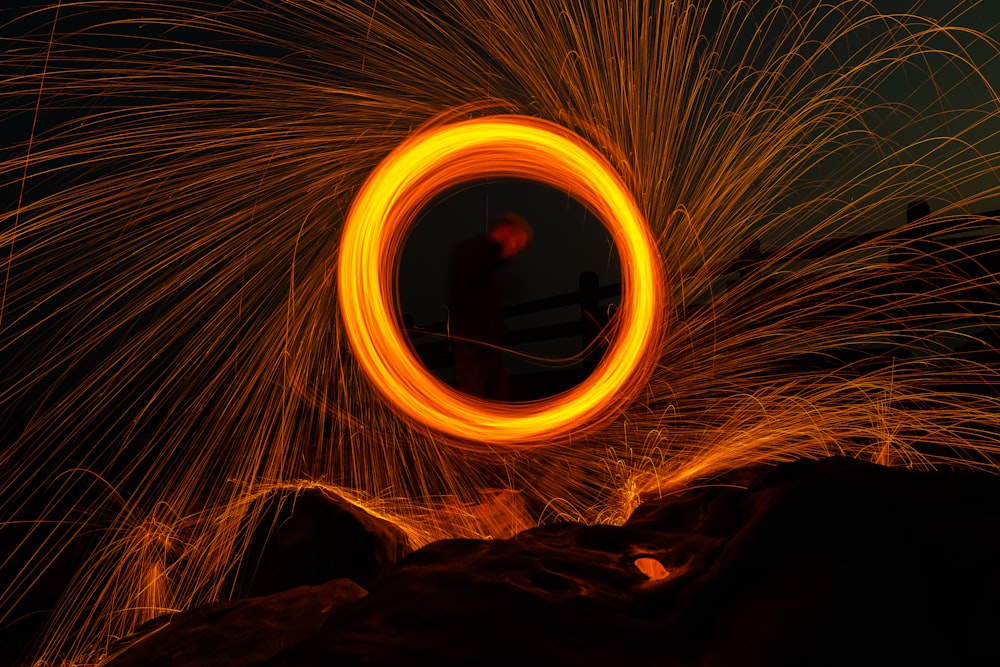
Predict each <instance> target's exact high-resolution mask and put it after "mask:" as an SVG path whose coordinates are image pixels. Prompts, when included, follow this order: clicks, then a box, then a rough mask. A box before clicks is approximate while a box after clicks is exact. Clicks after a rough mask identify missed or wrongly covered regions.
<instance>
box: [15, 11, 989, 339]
mask: <svg viewBox="0 0 1000 667" xmlns="http://www.w3.org/2000/svg"><path fill="white" fill-rule="evenodd" d="M50 4H51V3H45V2H38V1H31V2H28V3H19V8H18V9H10V8H9V6H8V8H7V9H3V10H0V26H2V27H0V36H4V37H8V36H10V35H11V34H16V32H17V31H18V30H24V29H25V26H27V25H31V26H32V29H33V30H34V31H35V32H36V34H44V33H45V32H46V30H47V27H46V26H47V23H46V22H47V21H48V20H50V14H51V13H50V12H42V13H40V14H38V16H37V17H36V18H35V19H33V20H31V21H27V22H25V21H22V20H20V19H21V18H22V17H23V15H24V13H25V12H26V8H27V7H29V6H32V7H38V6H43V5H50ZM173 4H174V5H179V4H181V3H173ZM872 4H873V5H874V7H875V8H876V9H877V10H879V11H881V12H883V13H895V12H907V11H912V12H913V13H916V14H922V15H926V16H930V17H934V18H939V19H943V20H946V21H947V22H949V23H952V24H957V25H962V26H968V27H970V28H973V29H977V30H986V29H990V30H991V31H992V32H991V34H992V35H993V36H994V37H1000V31H998V29H997V28H996V26H998V25H1000V2H995V1H993V0H987V1H984V2H980V3H978V4H977V5H975V6H973V7H972V8H971V9H969V10H967V11H965V12H964V13H961V14H956V13H955V10H954V3H953V2H951V1H950V0H929V1H927V2H924V3H913V2H911V0H875V1H874V2H873V3H872ZM768 6H769V5H766V3H765V4H764V5H762V7H763V8H764V9H766V8H767V7H768ZM67 16H69V12H64V13H63V15H62V18H61V20H62V21H65V22H66V23H64V24H62V25H60V31H62V30H68V29H71V28H72V26H71V22H72V21H71V19H68V18H67ZM991 27H992V28H991ZM970 55H971V58H972V60H973V61H975V62H977V63H979V64H980V65H981V66H982V70H981V71H982V74H983V76H984V77H985V78H986V79H987V80H989V81H993V82H1000V61H998V60H992V61H986V60H985V54H984V52H982V51H973V52H972V53H971V54H970ZM942 82H943V85H944V86H948V85H950V81H949V78H948V76H943V77H935V78H934V79H933V80H931V79H928V78H927V77H926V76H922V77H921V76H920V75H919V73H916V72H914V75H913V76H907V74H906V73H905V72H903V73H901V74H900V75H899V76H897V77H894V78H893V79H892V80H890V81H886V82H884V83H883V84H882V87H881V88H880V90H879V92H880V93H881V94H882V95H884V96H885V97H886V98H887V99H889V100H894V99H896V100H901V99H906V98H907V97H911V99H916V101H917V102H918V103H919V102H923V103H928V104H929V103H931V102H933V101H934V100H935V99H938V98H939V97H940V95H941V93H942V90H941V89H940V88H938V87H936V86H941V85H942ZM29 92H30V91H29ZM25 99H27V98H25ZM949 99H950V100H953V101H954V103H955V104H960V105H962V106H965V105H966V103H967V101H966V100H967V96H966V94H965V90H964V88H961V87H960V88H959V89H958V90H956V91H950V92H949ZM980 101H981V100H980ZM918 106H919V105H918ZM2 117H3V119H4V129H5V134H6V138H5V141H0V146H2V145H3V144H4V143H6V142H10V143H12V144H17V143H20V142H21V141H23V139H24V138H25V137H24V136H22V135H25V134H26V132H27V130H28V129H29V128H30V124H28V123H27V122H26V121H27V119H28V118H29V117H30V115H28V114H25V113H23V112H22V113H21V114H19V115H16V116H10V115H9V114H6V113H5V114H4V115H3V116H2ZM53 120H55V119H53ZM43 123H44V119H43ZM38 129H39V130H41V129H44V128H38ZM913 132H914V136H921V135H920V133H921V132H923V130H922V129H921V128H919V127H914V128H913ZM981 145H982V147H983V148H984V149H986V150H988V151H996V152H1000V138H998V137H992V138H988V139H986V140H985V141H984V142H983V143H982V144H981ZM13 185H15V184H11V183H8V184H6V186H5V185H4V184H2V183H0V188H2V194H3V199H4V207H5V208H6V207H7V206H8V205H9V203H10V202H9V201H8V200H9V199H10V196H11V195H12V194H13V193H15V192H16V187H12V186H13ZM995 186H996V178H995V175H989V174H987V175H985V176H983V177H981V178H979V179H978V180H976V181H974V182H971V183H969V184H967V185H966V186H964V187H965V189H966V191H968V192H970V193H975V192H982V191H983V190H985V189H986V188H989V187H995ZM990 208H1000V201H998V202H996V205H995V206H991V207H990ZM505 210H511V211H515V212H518V213H521V214H522V215H524V216H525V217H526V218H527V219H528V220H529V222H530V223H532V225H533V226H534V228H535V231H536V242H535V244H534V245H533V246H532V247H531V248H529V249H528V250H527V251H526V252H525V253H524V254H523V255H522V256H521V257H518V258H517V259H516V260H515V262H514V263H512V265H511V266H510V268H509V271H508V275H507V285H508V295H509V299H510V301H512V302H520V301H526V300H530V299H535V298H539V297H544V296H549V295H553V294H560V293H564V292H570V291H574V290H575V289H576V285H577V278H578V275H579V273H580V272H581V271H585V270H591V271H596V272H598V274H599V276H600V280H601V283H602V284H606V283H610V282H616V281H617V280H618V279H619V269H618V265H617V257H616V256H615V253H614V251H613V249H612V248H611V247H610V244H609V241H608V235H607V233H606V232H605V230H604V229H603V228H602V227H601V226H600V225H599V224H598V223H597V221H596V220H595V219H594V218H593V217H592V216H589V215H588V214H587V213H586V212H585V211H584V210H583V209H582V208H581V207H580V206H579V205H578V204H577V203H576V202H574V201H572V200H571V199H570V198H568V197H566V196H565V195H562V194H560V193H555V192H553V191H551V190H549V189H547V188H544V187H541V186H535V185H523V184H521V185H513V184H510V183H502V182H498V183H493V184H490V185H489V186H488V187H477V188H474V189H471V190H468V191H466V192H463V193H460V194H457V195H455V196H453V197H451V198H450V199H449V200H448V201H447V202H444V203H442V204H441V205H439V206H436V207H434V208H433V210H432V211H431V213H430V215H428V217H427V219H426V220H425V221H424V222H422V223H421V224H420V225H418V227H417V228H416V229H415V230H414V231H413V233H412V236H411V240H410V242H409V243H408V244H407V248H406V251H405V252H404V255H403V256H402V258H401V269H400V294H401V299H402V307H403V310H404V311H405V312H408V313H410V314H412V315H413V317H414V320H415V322H416V323H417V324H429V323H433V322H437V321H441V320H443V319H444V318H445V316H446V311H445V305H446V302H447V284H448V271H449V268H450V261H451V254H452V252H453V251H454V249H455V247H456V246H457V244H458V243H459V242H460V241H461V240H462V239H464V238H468V237H470V236H473V235H476V234H480V233H482V232H483V231H484V230H485V227H486V223H487V221H488V219H489V217H490V215H491V214H493V213H496V212H499V211H505ZM549 315H550V316H551V317H549V319H548V320H547V321H553V320H556V321H561V320H564V319H572V318H573V317H575V316H576V312H575V311H574V309H572V308H570V309H563V310H562V311H561V312H559V313H550V314H549ZM538 322H539V320H537V319H535V320H532V319H531V318H525V319H524V320H523V321H521V322H516V323H512V326H513V327H515V328H516V327H518V326H521V325H530V324H535V323H538ZM533 351H537V352H542V353H545V351H544V350H542V349H535V350H533ZM567 352H571V350H570V349H569V348H560V349H559V350H554V351H553V352H552V353H554V354H562V353H567Z"/></svg>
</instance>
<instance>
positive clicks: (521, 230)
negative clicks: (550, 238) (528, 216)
mask: <svg viewBox="0 0 1000 667" xmlns="http://www.w3.org/2000/svg"><path fill="white" fill-rule="evenodd" d="M534 235H535V234H534V232H533V231H532V230H531V226H530V225H528V223H527V221H525V219H524V218H522V217H521V216H519V215H517V214H515V213H504V214H503V215H500V216H498V217H497V218H495V219H494V220H493V222H492V223H491V224H490V231H489V232H488V233H487V236H488V237H489V238H490V240H492V241H493V242H494V243H496V244H498V245H499V246H500V248H501V250H500V256H501V257H502V258H504V259H509V258H511V257H513V256H514V255H517V254H518V253H520V252H521V251H522V250H524V249H525V248H527V247H528V245H529V244H530V243H531V239H532V238H534Z"/></svg>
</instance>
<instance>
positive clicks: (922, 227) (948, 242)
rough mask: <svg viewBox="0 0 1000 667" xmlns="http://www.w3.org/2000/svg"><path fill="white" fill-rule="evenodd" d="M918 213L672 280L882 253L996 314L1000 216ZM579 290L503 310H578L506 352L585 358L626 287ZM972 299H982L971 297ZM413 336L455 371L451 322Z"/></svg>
mask: <svg viewBox="0 0 1000 667" xmlns="http://www.w3.org/2000/svg"><path fill="white" fill-rule="evenodd" d="M911 208H912V207H911ZM916 213H917V215H914V212H913V211H912V210H908V218H909V222H914V223H916V222H919V224H916V225H907V226H905V227H902V228H898V229H896V230H888V231H880V232H869V233H864V234H856V235H850V236H843V237H836V238H830V239H821V240H817V241H810V242H806V243H802V244H799V245H797V246H791V247H783V248H778V249H775V250H770V251H767V252H762V251H761V249H760V246H759V244H758V243H757V242H753V241H747V242H746V243H744V244H743V246H744V247H743V252H741V254H740V255H739V256H738V257H735V258H733V259H731V260H728V261H724V262H719V263H716V264H709V265H702V266H699V267H695V268H692V269H688V270H684V271H683V272H681V273H680V275H676V276H675V277H677V278H682V277H683V276H684V275H685V274H688V275H690V274H693V273H694V272H700V273H701V274H702V275H707V276H712V277H713V278H715V279H722V278H726V277H727V276H732V277H733V280H732V281H731V282H730V284H731V285H732V284H736V282H737V281H738V280H739V279H741V278H742V277H745V276H749V275H753V274H754V272H755V271H757V270H759V269H761V268H764V267H774V266H776V265H778V264H784V263H789V262H796V261H803V260H818V259H821V258H825V257H830V256H833V255H837V254H840V253H843V252H849V251H851V250H853V249H856V248H868V249H875V248H878V249H879V250H880V251H881V252H882V253H883V254H884V255H885V256H886V257H893V258H895V259H899V258H900V257H903V256H907V255H910V256H913V257H921V256H922V257H925V258H927V257H930V258H935V259H936V260H937V261H940V262H944V263H949V265H951V266H952V267H953V268H954V269H956V270H958V271H960V272H961V273H962V274H963V275H965V276H967V277H969V278H970V279H972V281H971V282H972V283H973V284H974V286H973V287H971V288H970V294H968V295H965V296H968V297H969V298H968V299H967V300H968V302H969V303H975V302H977V301H978V302H980V303H981V304H982V306H983V309H984V312H982V313H978V314H979V315H982V314H985V311H989V312H991V313H995V311H996V307H997V302H998V300H1000V294H998V293H997V291H996V290H993V289H986V290H984V288H983V285H985V284H989V285H991V286H995V282H996V281H995V280H994V276H995V275H998V274H1000V231H998V229H997V228H998V226H1000V210H997V211H989V212H986V213H982V214H979V215H976V216H969V217H964V218H962V217H949V218H939V219H934V218H929V217H924V216H926V213H927V211H926V210H925V209H924V210H921V209H919V208H918V209H917V211H916ZM920 214H922V216H921V215H920ZM973 221H975V223H974V222H973ZM956 229H957V230H959V232H958V233H963V232H965V233H967V234H972V236H971V237H970V236H968V235H967V236H964V237H962V238H958V239H954V238H953V239H948V238H947V237H954V236H955V235H956V231H955V230H956ZM976 279H979V282H978V283H976ZM759 280H761V283H760V284H761V285H762V286H763V285H766V283H767V281H768V279H767V278H763V279H759ZM580 285H581V289H580V290H578V291H575V292H569V293H565V294H558V295H555V296H549V297H544V298H540V299H533V300H531V301H526V302H523V303H518V304H514V305H510V306H507V307H506V308H504V310H503V314H504V318H505V319H511V318H517V317H521V316H524V315H531V314H536V313H541V312H545V311H549V310H553V309H556V308H564V307H567V306H578V307H579V308H580V317H579V318H578V319H574V320H570V321H564V322H558V323H554V324H545V325H539V326H530V327H522V328H518V329H511V330H510V331H508V332H507V333H506V335H505V337H504V345H507V346H512V345H521V344H525V343H532V342H538V341H548V340H555V339H564V338H574V337H579V338H580V339H581V343H580V345H581V350H586V349H587V348H588V346H589V345H591V343H593V341H594V340H595V338H596V337H597V336H599V335H600V331H601V329H602V328H603V326H604V325H605V324H606V323H607V318H606V315H604V314H603V313H605V312H606V310H607V308H604V309H602V308H601V302H607V301H608V300H614V299H617V298H619V297H620V296H621V290H622V285H621V283H620V282H619V283H614V284H609V285H598V284H597V276H596V274H593V273H589V272H585V273H583V274H581V275H580ZM879 287H880V286H879V285H873V286H872V290H871V297H872V298H876V299H877V298H879V296H880V289H879ZM894 287H895V288H896V289H898V288H899V283H896V284H895V285H894ZM881 292H885V294H882V295H881V296H882V297H884V298H886V299H890V298H891V294H890V293H889V292H888V291H887V290H885V289H882V290H881ZM975 292H983V293H982V294H974V293H975ZM980 297H981V298H980ZM707 305H710V302H709V303H704V302H702V303H699V302H688V303H682V304H678V308H680V309H683V310H684V311H685V312H686V313H687V315H688V316H690V314H691V311H692V309H698V308H700V307H704V306H707ZM927 307H932V306H924V308H927ZM911 313H912V311H911ZM828 315H830V316H833V315H835V311H834V310H828ZM969 315H970V317H975V316H976V315H977V313H975V312H970V313H969ZM408 334H409V337H410V340H411V343H412V345H413V347H414V350H415V351H416V353H417V355H418V356H419V358H420V359H421V360H422V361H423V363H424V364H426V365H427V367H428V368H431V369H441V368H446V367H448V366H450V365H451V354H450V349H449V344H448V340H447V322H446V321H441V322H435V323H433V324H430V325H427V326H411V327H409V328H408ZM599 352H600V351H599V350H596V351H595V354H592V355H590V357H589V358H587V359H585V360H584V364H583V366H584V369H583V370H584V372H589V371H588V368H587V367H588V366H590V365H592V364H593V363H594V362H595V355H596V356H599ZM530 375H531V378H532V381H536V382H538V381H543V380H544V378H543V376H551V375H554V376H559V377H561V378H562V380H560V381H563V380H564V381H566V382H570V384H572V383H573V382H572V381H571V379H570V378H571V377H576V378H579V377H580V370H579V369H577V370H575V371H569V372H568V371H566V370H560V371H545V372H542V373H532V374H530ZM512 380H514V378H512Z"/></svg>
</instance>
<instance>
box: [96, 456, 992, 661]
mask: <svg viewBox="0 0 1000 667" xmlns="http://www.w3.org/2000/svg"><path fill="white" fill-rule="evenodd" d="M306 504H307V505H308V503H306ZM317 507H319V506H317ZM317 507H312V509H310V510H309V511H310V512H312V513H313V514H314V515H322V514H323V512H324V511H326V510H322V509H317ZM297 511H305V507H304V506H303V507H302V508H300V510H297ZM331 516H332V515H331ZM358 521H362V522H364V521H368V520H367V519H362V518H359V519H358ZM286 523H287V522H286ZM288 525H292V526H296V527H295V529H294V530H292V531H291V532H292V533H297V536H295V535H280V534H279V535H278V536H277V538H276V540H277V541H276V543H277V544H279V546H280V548H278V549H277V550H275V551H273V552H271V553H265V554H264V555H263V556H262V559H263V560H266V561H267V562H268V565H267V567H266V568H264V569H265V570H266V571H267V572H269V573H270V574H263V575H260V576H262V577H265V578H267V577H271V578H277V579H278V580H280V581H281V585H280V586H279V587H281V588H287V590H281V591H272V592H269V593H268V594H264V595H258V596H257V597H252V598H247V599H242V600H237V601H233V602H226V603H218V604H214V605H209V606H207V607H204V608H201V609H194V610H191V611H187V612H183V613H179V614H175V615H173V616H170V617H165V618H163V619H159V620H158V621H155V622H154V623H152V624H150V627H148V628H147V629H146V632H145V633H144V635H143V636H142V637H141V639H139V640H138V641H134V642H128V643H126V644H123V646H124V648H122V650H121V651H120V653H119V654H118V655H117V656H116V657H115V658H114V659H113V661H112V662H111V664H112V665H114V667H139V666H143V667H150V666H161V667H165V666H171V667H195V666H200V665H206V666H207V665H214V666H222V665H234V666H235V665H240V666H242V667H251V666H257V665H287V666H296V667H299V666H301V667H305V666H314V665H315V666H319V665H362V664H363V665H386V666H387V665H407V666H410V665H435V666H437V667H442V666H445V665H479V664H486V665H630V666H641V665H682V666H683V665H705V666H708V665H713V666H714V665H796V666H798V665H860V664H881V665H885V664H893V665H895V664H898V665H961V664H969V665H986V664H1000V642H998V641H997V636H998V631H1000V563H998V557H1000V480H998V479H997V478H995V477H990V476H983V475H975V474H971V473H951V472H948V473H946V472H937V473H917V472H909V471H906V470H900V469H888V468H883V467H879V466H875V465H871V464H866V463H862V462H858V461H854V460H850V459H843V458H832V459H826V460H822V461H800V462H795V463H788V464H783V465H779V466H776V467H774V468H770V469H763V470H761V471H759V474H758V475H757V477H756V479H753V480H752V481H751V482H750V483H749V485H748V486H746V487H745V488H740V487H738V486H725V485H713V486H705V487H702V488H699V489H695V490H692V491H689V492H687V493H686V494H684V495H680V496H675V497H671V498H666V499H663V500H657V501H651V502H647V503H645V504H643V505H642V506H640V507H639V509H638V510H637V511H636V512H635V513H634V515H633V516H632V517H631V519H629V521H628V522H627V523H626V524H625V525H624V526H621V527H612V526H584V525H580V524H571V523H563V524H558V525H550V526H545V527H541V528H535V529H532V530H528V531H525V532H522V533H520V534H518V535H516V536H515V537H513V538H511V539H507V540H494V541H479V540H449V541H443V542H437V543H434V544H431V545H429V546H427V547H425V548H423V549H420V550H418V551H415V552H413V553H411V554H409V555H407V556H406V557H404V558H402V560H400V561H399V562H398V563H397V564H393V563H392V562H391V560H392V559H391V554H393V553H398V550H399V545H398V543H397V542H396V541H395V540H396V539H397V537H398V536H396V535H395V534H394V533H393V532H392V531H391V530H389V531H386V532H384V533H383V532H381V531H380V530H379V529H373V528H372V526H371V525H369V526H368V529H371V530H368V532H369V533H370V534H371V535H373V536H375V538H377V539H376V540H375V542H372V543H370V545H369V546H371V548H372V549H373V551H372V553H379V554H382V556H378V558H381V560H380V561H379V562H378V563H374V564H372V563H369V564H368V566H364V565H360V566H359V565H358V564H357V563H355V564H354V565H352V566H351V567H355V570H354V571H355V574H354V575H352V577H353V578H349V577H347V576H340V577H337V578H333V579H331V580H329V581H325V582H318V581H314V579H317V578H323V577H324V576H326V575H330V574H335V572H333V570H329V571H324V566H323V565H322V562H325V559H324V558H322V557H320V558H319V560H318V561H317V559H316V557H317V554H322V553H324V550H328V549H330V548H331V547H330V546H329V540H328V539H327V538H322V537H318V536H321V535H323V534H324V532H328V530H327V528H326V527H324V526H323V525H321V524H320V523H317V522H316V521H315V518H314V517H308V518H300V519H297V520H295V521H292V522H290V523H288ZM308 526H312V528H308ZM303 527H305V528H303ZM317 539H319V540H320V543H317ZM364 539H368V538H364ZM382 540H385V542H384V543H383V542H382ZM324 544H325V545H326V546H324ZM296 545H298V546H296ZM266 548H267V547H265V549H266ZM366 548H368V547H366ZM387 554H388V556H386V555H387ZM303 558H308V559H311V560H310V562H312V563H314V564H315V565H314V566H310V567H303V566H302V565H301V561H302V559H303ZM282 559H285V563H286V565H282ZM296 563H298V564H296ZM317 563H318V564H317ZM337 567H340V568H341V570H342V571H346V570H344V568H343V567H342V566H337ZM335 569H336V568H334V570H335ZM348 569H349V568H348ZM296 571H298V572H300V573H301V574H302V575H303V577H304V578H305V579H306V581H301V582H300V583H303V584H308V585H302V586H298V587H294V588H290V586H291V585H292V584H294V583H296V582H295V581H294V580H295V578H296V577H295V576H292V575H291V574H290V573H292V572H296ZM358 579H362V580H363V581H358ZM251 583H252V588H254V590H255V592H260V591H267V590H269V589H271V588H274V587H275V586H274V585H272V583H269V582H268V581H263V580H262V581H258V582H251Z"/></svg>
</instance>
